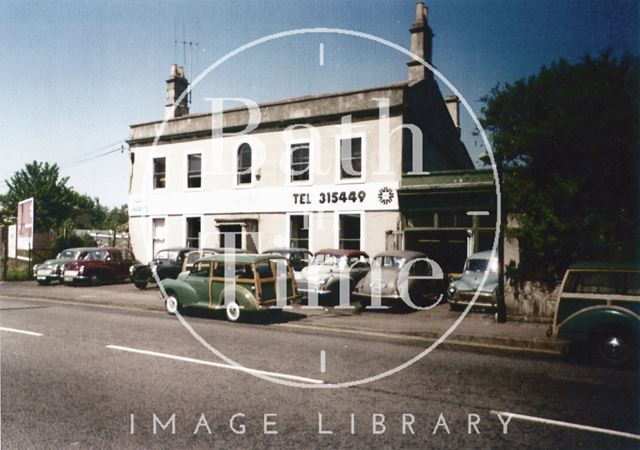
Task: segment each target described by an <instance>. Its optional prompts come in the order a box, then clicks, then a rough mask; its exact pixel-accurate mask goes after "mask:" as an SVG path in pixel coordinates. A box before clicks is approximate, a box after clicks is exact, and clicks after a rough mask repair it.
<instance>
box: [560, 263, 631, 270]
mask: <svg viewBox="0 0 640 450" xmlns="http://www.w3.org/2000/svg"><path fill="white" fill-rule="evenodd" d="M569 269H577V270H640V263H639V262H632V261H583V262H578V263H575V264H572V265H571V267H569Z"/></svg>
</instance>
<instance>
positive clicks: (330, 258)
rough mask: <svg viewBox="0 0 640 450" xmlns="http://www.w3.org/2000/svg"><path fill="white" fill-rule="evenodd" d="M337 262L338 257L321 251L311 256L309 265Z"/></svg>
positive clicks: (333, 263)
mask: <svg viewBox="0 0 640 450" xmlns="http://www.w3.org/2000/svg"><path fill="white" fill-rule="evenodd" d="M337 262H338V259H337V258H336V257H335V256H334V255H329V254H325V253H322V254H319V255H316V256H314V257H313V259H312V260H311V265H313V266H335V265H336V264H337Z"/></svg>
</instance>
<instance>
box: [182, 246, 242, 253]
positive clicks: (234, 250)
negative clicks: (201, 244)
mask: <svg viewBox="0 0 640 450" xmlns="http://www.w3.org/2000/svg"><path fill="white" fill-rule="evenodd" d="M193 251H196V252H198V251H199V252H214V253H225V252H227V253H243V254H247V253H249V252H248V251H246V250H245V249H243V248H234V247H212V248H201V249H199V250H198V249H197V248H194V249H193Z"/></svg>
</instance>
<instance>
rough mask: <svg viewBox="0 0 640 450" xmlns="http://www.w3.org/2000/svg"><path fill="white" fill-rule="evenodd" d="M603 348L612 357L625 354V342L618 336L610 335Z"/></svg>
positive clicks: (616, 357)
mask: <svg viewBox="0 0 640 450" xmlns="http://www.w3.org/2000/svg"><path fill="white" fill-rule="evenodd" d="M603 350H604V351H605V352H606V354H607V355H608V356H609V357H610V358H613V359H619V358H621V357H624V354H625V346H624V342H623V341H622V340H621V339H620V338H618V337H617V336H611V337H608V338H607V339H606V340H605V341H604V348H603Z"/></svg>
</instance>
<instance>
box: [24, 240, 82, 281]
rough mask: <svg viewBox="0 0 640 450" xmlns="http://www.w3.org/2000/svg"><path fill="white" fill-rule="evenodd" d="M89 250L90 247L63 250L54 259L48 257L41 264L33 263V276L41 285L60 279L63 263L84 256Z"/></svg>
mask: <svg viewBox="0 0 640 450" xmlns="http://www.w3.org/2000/svg"><path fill="white" fill-rule="evenodd" d="M90 250H92V249H91V248H87V247H80V248H68V249H66V250H63V251H61V252H60V253H58V255H57V256H56V257H55V258H54V259H48V260H46V261H45V262H43V263H42V264H36V265H34V266H33V277H34V278H35V279H36V281H37V282H38V284H40V285H42V286H44V285H47V284H49V283H51V282H52V281H62V276H63V272H64V266H65V264H67V263H70V262H71V261H75V260H76V259H81V258H84V257H85V256H86V255H87V253H88V252H89V251H90Z"/></svg>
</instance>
